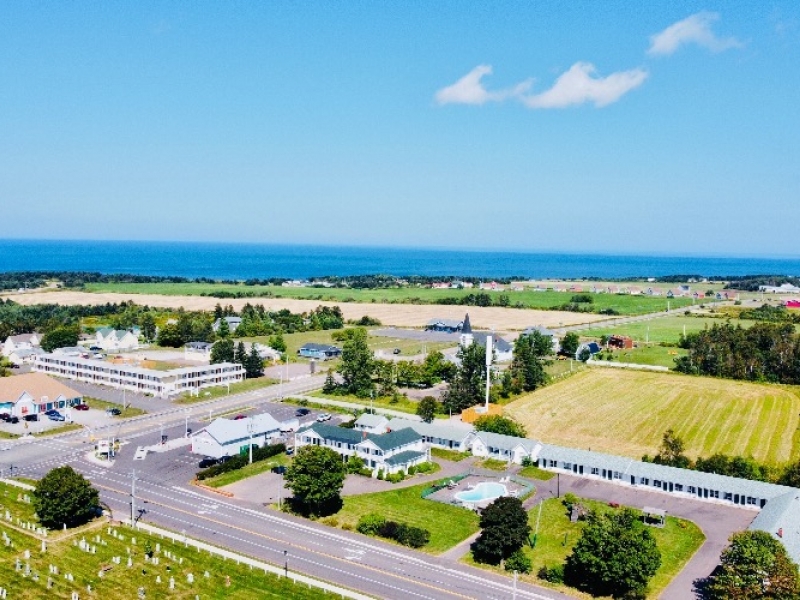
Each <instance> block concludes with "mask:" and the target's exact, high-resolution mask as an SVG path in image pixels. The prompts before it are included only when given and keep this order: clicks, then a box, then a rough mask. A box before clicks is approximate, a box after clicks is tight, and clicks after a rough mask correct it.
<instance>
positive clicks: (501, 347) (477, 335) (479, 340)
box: [472, 331, 514, 363]
mask: <svg viewBox="0 0 800 600" xmlns="http://www.w3.org/2000/svg"><path fill="white" fill-rule="evenodd" d="M490 335H491V336H492V348H493V349H494V359H495V362H499V363H502V362H508V361H510V360H512V359H513V358H514V346H512V345H511V344H509V343H508V342H507V341H506V340H504V339H503V338H501V337H500V336H499V335H492V334H491V333H489V332H486V331H476V332H474V333H473V334H472V341H473V342H475V343H476V344H478V345H479V346H483V347H484V348H486V338H488V337H489V336H490Z"/></svg>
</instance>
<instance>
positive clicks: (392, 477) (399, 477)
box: [386, 471, 406, 483]
mask: <svg viewBox="0 0 800 600" xmlns="http://www.w3.org/2000/svg"><path fill="white" fill-rule="evenodd" d="M405 478H406V476H405V474H404V473H403V472H402V471H398V472H397V473H389V474H388V475H386V481H388V482H389V483H400V482H401V481H403V480H404V479H405Z"/></svg>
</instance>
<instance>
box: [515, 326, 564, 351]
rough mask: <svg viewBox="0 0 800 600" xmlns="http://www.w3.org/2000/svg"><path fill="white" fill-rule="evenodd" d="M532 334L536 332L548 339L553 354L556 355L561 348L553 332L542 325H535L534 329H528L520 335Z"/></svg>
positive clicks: (556, 335)
mask: <svg viewBox="0 0 800 600" xmlns="http://www.w3.org/2000/svg"><path fill="white" fill-rule="evenodd" d="M534 332H537V333H539V334H540V335H542V336H544V337H548V338H550V345H551V347H552V350H553V354H558V351H559V349H560V348H561V343H560V342H559V340H558V334H557V333H556V332H555V331H553V330H551V329H548V328H547V327H544V326H543V325H536V326H534V327H528V328H527V329H525V331H523V332H522V333H521V334H520V335H533V333H534Z"/></svg>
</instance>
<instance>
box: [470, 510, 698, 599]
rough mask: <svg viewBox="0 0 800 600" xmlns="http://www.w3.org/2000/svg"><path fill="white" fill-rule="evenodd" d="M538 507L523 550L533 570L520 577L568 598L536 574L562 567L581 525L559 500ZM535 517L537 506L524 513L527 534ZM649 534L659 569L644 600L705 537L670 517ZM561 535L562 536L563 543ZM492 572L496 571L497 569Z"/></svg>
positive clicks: (653, 595)
mask: <svg viewBox="0 0 800 600" xmlns="http://www.w3.org/2000/svg"><path fill="white" fill-rule="evenodd" d="M581 503H582V504H583V505H584V506H586V507H587V508H589V509H599V510H608V507H605V506H604V505H603V504H601V503H598V502H594V501H592V500H581ZM542 505H543V506H542V516H541V521H540V523H539V534H538V536H537V543H536V548H530V547H525V553H526V554H527V555H528V556H529V557H530V559H531V562H532V563H533V569H532V571H531V574H530V575H523V576H522V578H523V580H527V581H530V582H532V583H536V584H539V585H546V586H548V587H556V588H557V589H560V590H562V591H564V592H567V593H569V594H571V595H572V594H575V593H576V592H575V590H573V589H571V588H568V587H566V586H553V585H552V584H549V583H547V582H545V581H542V580H540V579H539V578H538V577H536V573H538V571H539V569H541V568H542V567H544V566H547V567H554V566H556V565H558V564H564V561H565V560H566V558H567V556H568V555H569V554H570V553H571V552H572V548H573V547H574V545H575V543H576V542H577V541H578V538H579V537H580V533H581V531H582V529H583V527H584V523H583V522H580V521H579V522H577V523H572V522H570V520H569V516H568V514H567V510H566V508H565V506H564V504H563V503H562V502H561V500H558V499H555V498H551V499H549V500H545V501H544V502H543V503H542ZM538 515H539V509H538V507H536V508H534V509H532V510H531V511H530V512H529V513H528V522H529V523H530V526H531V531H535V529H536V521H537V520H538V518H539V517H538ZM650 531H651V533H652V534H653V536H654V537H655V539H656V543H657V544H658V548H659V550H661V568H660V569H659V570H658V571H657V572H656V575H655V577H653V579H652V581H651V582H650V594H649V595H648V598H658V596H659V594H660V593H661V592H662V591H663V590H664V588H666V587H667V585H668V584H669V582H670V581H671V580H672V579H673V578H674V577H675V575H677V574H678V573H679V572H680V570H681V569H682V568H683V566H684V565H685V564H686V563H687V562H688V561H689V559H690V558H691V557H692V555H693V554H694V553H695V552H696V551H697V549H698V548H699V547H700V546H701V545H702V543H703V540H704V539H705V536H703V533H702V532H701V531H700V529H699V528H698V527H697V526H696V525H695V524H694V523H691V522H689V521H683V520H681V519H676V518H674V517H667V523H666V525H665V527H664V528H657V527H653V528H652V529H651V530H650ZM564 536H566V540H567V542H566V544H564V539H565V538H564ZM465 562H468V563H471V564H474V563H473V561H472V560H471V557H470V556H469V555H467V558H466V559H465ZM481 566H485V565H481ZM490 568H492V567H490ZM496 569H497V570H499V567H497V568H496Z"/></svg>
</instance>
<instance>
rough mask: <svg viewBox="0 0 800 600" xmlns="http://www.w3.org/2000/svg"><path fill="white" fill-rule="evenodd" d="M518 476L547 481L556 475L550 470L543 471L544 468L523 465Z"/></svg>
mask: <svg viewBox="0 0 800 600" xmlns="http://www.w3.org/2000/svg"><path fill="white" fill-rule="evenodd" d="M519 476H520V477H525V478H526V479H538V480H539V481H549V480H550V479H552V478H553V477H555V476H556V474H555V473H553V472H552V471H545V470H544V469H540V468H539V467H534V466H530V467H523V468H522V470H521V471H520V472H519Z"/></svg>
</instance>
